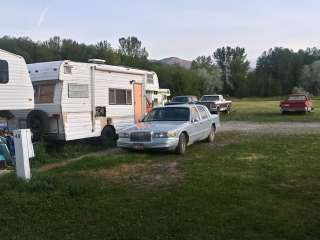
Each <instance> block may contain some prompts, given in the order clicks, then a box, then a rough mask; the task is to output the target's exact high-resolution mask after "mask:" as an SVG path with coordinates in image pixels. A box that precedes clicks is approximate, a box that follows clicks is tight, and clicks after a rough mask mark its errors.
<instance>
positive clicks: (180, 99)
mask: <svg viewBox="0 0 320 240" xmlns="http://www.w3.org/2000/svg"><path fill="white" fill-rule="evenodd" d="M197 102H198V98H197V97H196V96H176V97H173V98H172V100H171V101H170V102H168V103H166V104H165V105H179V104H192V103H197Z"/></svg>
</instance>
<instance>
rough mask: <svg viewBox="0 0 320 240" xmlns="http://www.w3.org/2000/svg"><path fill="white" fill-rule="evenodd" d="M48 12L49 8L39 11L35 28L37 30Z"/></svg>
mask: <svg viewBox="0 0 320 240" xmlns="http://www.w3.org/2000/svg"><path fill="white" fill-rule="evenodd" d="M48 10H49V7H45V8H44V9H43V10H42V11H41V14H40V16H39V19H38V23H37V27H38V28H39V27H40V26H41V25H42V23H43V21H44V20H45V18H46V15H47V12H48Z"/></svg>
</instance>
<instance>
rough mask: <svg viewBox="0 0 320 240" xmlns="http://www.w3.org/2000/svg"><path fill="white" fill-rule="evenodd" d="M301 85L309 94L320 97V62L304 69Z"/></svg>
mask: <svg viewBox="0 0 320 240" xmlns="http://www.w3.org/2000/svg"><path fill="white" fill-rule="evenodd" d="M300 84H301V86H302V87H303V88H304V89H306V90H307V91H308V92H310V93H312V94H314V95H320V61H315V62H314V63H312V64H310V65H305V66H304V67H303V69H302V74H301V77H300Z"/></svg>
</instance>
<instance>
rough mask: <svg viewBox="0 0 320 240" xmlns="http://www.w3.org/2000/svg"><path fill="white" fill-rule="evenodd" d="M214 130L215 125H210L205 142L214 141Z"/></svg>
mask: <svg viewBox="0 0 320 240" xmlns="http://www.w3.org/2000/svg"><path fill="white" fill-rule="evenodd" d="M215 132H216V128H215V126H212V127H211V130H210V133H209V136H208V137H207V142H209V143H213V142H214V139H215V136H216V133H215Z"/></svg>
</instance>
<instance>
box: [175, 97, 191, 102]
mask: <svg viewBox="0 0 320 240" xmlns="http://www.w3.org/2000/svg"><path fill="white" fill-rule="evenodd" d="M172 102H179V103H187V102H188V97H174V98H172Z"/></svg>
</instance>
